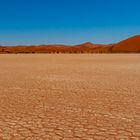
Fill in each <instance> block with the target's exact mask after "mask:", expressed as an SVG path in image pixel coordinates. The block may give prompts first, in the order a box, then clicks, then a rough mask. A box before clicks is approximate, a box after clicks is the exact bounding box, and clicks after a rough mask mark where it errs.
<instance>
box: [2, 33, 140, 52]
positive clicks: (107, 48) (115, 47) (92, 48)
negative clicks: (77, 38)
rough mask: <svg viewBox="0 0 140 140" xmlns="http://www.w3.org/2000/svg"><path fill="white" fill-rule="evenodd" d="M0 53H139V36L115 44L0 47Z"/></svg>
mask: <svg viewBox="0 0 140 140" xmlns="http://www.w3.org/2000/svg"><path fill="white" fill-rule="evenodd" d="M0 53H140V35H137V36H133V37H131V38H128V39H126V40H123V41H121V42H118V43H116V44H108V45H104V44H93V43H91V42H86V43H83V44H79V45H74V46H70V45H69V46H68V45H57V44H55V45H38V46H35V45H33V46H0Z"/></svg>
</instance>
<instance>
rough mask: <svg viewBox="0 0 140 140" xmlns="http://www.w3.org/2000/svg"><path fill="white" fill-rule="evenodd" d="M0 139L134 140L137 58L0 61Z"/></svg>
mask: <svg viewBox="0 0 140 140" xmlns="http://www.w3.org/2000/svg"><path fill="white" fill-rule="evenodd" d="M0 139H3V140H9V139H12V140H22V139H25V140H61V139H63V140H94V139H95V140H96V139H97V140H103V139H105V140H113V139H115V140H128V139H132V140H140V55H138V54H9V55H8V54H3V55H0Z"/></svg>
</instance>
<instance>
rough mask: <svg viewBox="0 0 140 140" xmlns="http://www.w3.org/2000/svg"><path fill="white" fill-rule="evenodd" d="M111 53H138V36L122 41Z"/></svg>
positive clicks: (139, 49)
mask: <svg viewBox="0 0 140 140" xmlns="http://www.w3.org/2000/svg"><path fill="white" fill-rule="evenodd" d="M112 51H113V52H140V35H137V36H134V37H131V38H128V39H126V40H123V41H121V42H119V43H117V44H116V45H114V47H113V48H112Z"/></svg>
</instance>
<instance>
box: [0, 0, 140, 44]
mask: <svg viewBox="0 0 140 140" xmlns="http://www.w3.org/2000/svg"><path fill="white" fill-rule="evenodd" d="M139 7H140V1H139V0H0V45H18V44H21V45H29V44H79V43H83V42H86V41H91V42H93V43H106V44H107V43H115V42H118V41H120V40H122V39H125V38H127V37H130V36H133V35H137V34H140V8H139Z"/></svg>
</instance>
